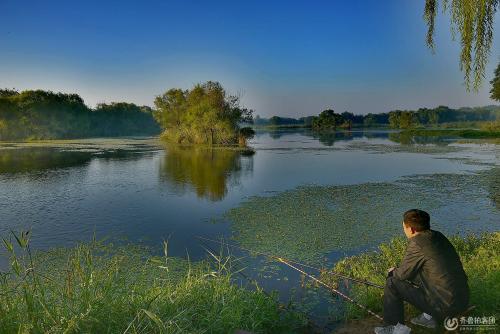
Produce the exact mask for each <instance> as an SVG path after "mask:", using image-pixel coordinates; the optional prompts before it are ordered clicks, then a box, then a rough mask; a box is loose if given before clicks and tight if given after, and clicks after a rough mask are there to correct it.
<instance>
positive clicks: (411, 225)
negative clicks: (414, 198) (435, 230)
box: [403, 209, 431, 238]
mask: <svg viewBox="0 0 500 334" xmlns="http://www.w3.org/2000/svg"><path fill="white" fill-rule="evenodd" d="M430 220H431V217H430V216H429V214H428V213H427V212H425V211H422V210H419V209H412V210H408V211H406V212H405V214H404V215H403V230H404V232H405V234H406V236H407V237H408V238H411V237H414V236H415V235H417V234H418V233H419V232H422V231H425V230H428V229H430V228H431V224H430Z"/></svg>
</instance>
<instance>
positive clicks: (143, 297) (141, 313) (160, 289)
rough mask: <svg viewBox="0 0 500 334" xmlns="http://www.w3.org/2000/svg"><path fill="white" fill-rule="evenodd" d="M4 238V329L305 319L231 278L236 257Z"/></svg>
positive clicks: (128, 329)
mask: <svg viewBox="0 0 500 334" xmlns="http://www.w3.org/2000/svg"><path fill="white" fill-rule="evenodd" d="M18 238H19V241H18V240H17V239H16V238H15V237H13V238H10V240H9V239H6V240H4V246H5V248H6V250H7V253H8V255H9V263H10V268H9V270H8V272H2V273H1V276H0V332H1V333H233V332H234V331H235V330H237V329H244V330H249V331H252V332H255V333H280V332H281V333H289V332H294V330H295V329H296V328H299V327H300V326H302V323H303V321H302V319H301V318H300V317H299V316H298V315H295V314H293V313H290V312H286V313H284V312H282V311H280V309H279V304H278V301H277V299H276V296H274V295H271V296H270V295H266V294H265V293H264V292H263V291H262V290H260V289H259V288H256V289H255V288H253V289H245V288H244V287H240V286H238V285H236V284H234V282H233V280H232V275H233V274H232V272H234V271H233V269H234V268H233V267H232V261H231V259H230V258H224V259H220V261H214V262H211V263H208V262H198V263H190V262H187V261H184V260H181V259H178V258H170V257H168V256H167V254H165V256H164V257H153V256H151V255H150V253H149V252H148V250H147V249H145V248H142V247H139V246H130V245H129V246H123V247H117V246H113V245H111V244H103V243H100V242H95V241H94V242H91V243H87V244H80V245H78V246H76V247H74V248H70V249H56V250H52V251H48V252H43V253H38V254H32V253H31V251H30V248H29V243H28V242H27V241H26V240H27V237H26V235H24V236H18Z"/></svg>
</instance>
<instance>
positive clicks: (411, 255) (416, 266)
mask: <svg viewBox="0 0 500 334" xmlns="http://www.w3.org/2000/svg"><path fill="white" fill-rule="evenodd" d="M423 263H424V256H423V254H422V252H421V251H420V249H419V247H418V246H417V244H416V243H415V242H411V241H410V243H409V244H408V247H407V248H406V254H405V257H404V258H403V261H402V262H401V264H400V265H399V266H398V267H397V268H395V269H394V270H393V272H392V274H393V276H394V277H396V278H397V279H400V280H412V279H413V278H414V277H415V275H416V274H417V272H418V271H419V270H420V268H421V267H422V265H423Z"/></svg>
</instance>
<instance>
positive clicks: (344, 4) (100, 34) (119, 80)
mask: <svg viewBox="0 0 500 334" xmlns="http://www.w3.org/2000/svg"><path fill="white" fill-rule="evenodd" d="M424 2H425V1H424V0H387V1H379V0H367V1H356V0H353V1H235V0H233V1H191V0H184V1H125V0H124V1H91V0H87V1H51V0H46V1H17V0H0V87H9V88H11V87H15V88H18V89H21V90H23V89H34V88H41V89H50V90H54V91H63V92H76V93H78V94H80V95H81V96H82V97H83V98H84V100H85V102H86V103H87V104H88V105H91V106H93V105H95V104H96V103H99V102H111V101H127V102H134V103H137V104H146V105H153V99H154V97H155V96H156V95H158V94H161V93H162V92H164V91H166V90H167V89H169V88H173V87H182V88H189V87H191V86H192V85H193V84H194V83H197V82H202V81H206V80H215V81H220V82H221V83H222V84H223V85H224V86H225V87H226V88H227V90H228V91H229V92H231V93H236V94H241V96H242V101H243V102H244V104H245V105H246V106H247V107H250V108H253V109H255V110H256V113H257V114H260V115H261V116H271V115H282V116H294V117H295V116H302V115H311V114H317V113H319V112H320V111H321V110H323V109H324V108H327V107H332V108H334V109H335V110H337V111H339V112H342V111H344V110H348V111H351V112H354V113H361V114H366V113H368V112H384V111H389V110H393V109H396V108H404V109H415V108H419V107H434V106H437V105H448V106H452V107H457V106H476V105H486V104H493V101H492V100H490V99H489V97H488V96H489V93H488V92H489V89H490V85H489V83H488V81H489V80H491V77H492V74H493V70H494V67H495V66H496V64H497V62H498V61H499V59H500V58H499V57H500V51H499V50H500V42H499V36H498V34H499V33H500V32H499V29H500V23H499V17H498V16H499V14H497V17H496V20H495V30H496V35H495V40H494V44H493V48H492V54H491V56H490V63H489V65H488V68H487V73H486V80H485V81H484V82H483V87H482V89H481V90H480V91H479V93H467V92H466V91H465V88H464V86H463V77H462V73H461V72H460V71H459V66H458V54H459V45H458V43H457V42H453V41H452V39H451V33H450V27H449V18H448V17H446V16H442V15H440V16H439V17H438V20H437V35H436V42H437V49H436V54H434V55H432V54H431V52H430V51H429V50H428V49H427V47H426V46H425V33H426V26H425V23H424V21H423V19H422V13H423V7H424Z"/></svg>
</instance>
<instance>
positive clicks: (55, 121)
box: [0, 89, 160, 140]
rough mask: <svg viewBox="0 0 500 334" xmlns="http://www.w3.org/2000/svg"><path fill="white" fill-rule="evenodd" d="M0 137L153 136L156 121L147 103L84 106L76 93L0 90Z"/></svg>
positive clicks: (22, 138) (155, 132)
mask: <svg viewBox="0 0 500 334" xmlns="http://www.w3.org/2000/svg"><path fill="white" fill-rule="evenodd" d="M0 124H1V126H0V139H2V140H12V139H14V140H18V139H20V140H24V139H65V138H84V137H96V136H131V135H155V134H158V133H159V132H160V128H159V126H158V124H157V123H156V122H155V120H154V118H153V116H152V110H151V108H150V107H147V106H142V107H139V106H136V105H135V104H133V103H123V102H120V103H111V104H100V105H98V106H97V108H96V109H90V108H89V107H87V106H86V105H85V103H84V101H83V99H82V98H81V97H80V96H79V95H77V94H63V93H54V92H50V91H43V90H27V91H23V92H20V93H19V92H17V91H16V90H9V89H2V90H0Z"/></svg>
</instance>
